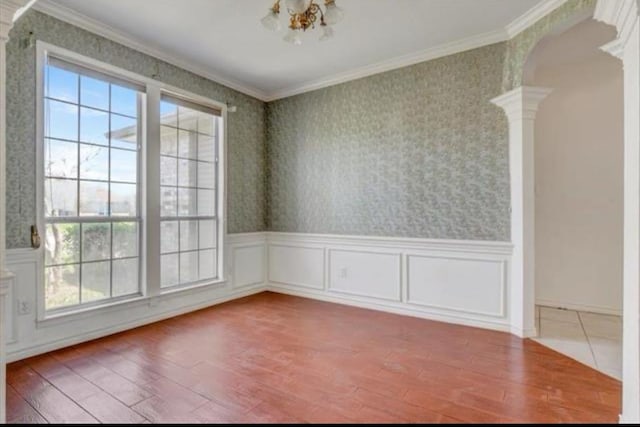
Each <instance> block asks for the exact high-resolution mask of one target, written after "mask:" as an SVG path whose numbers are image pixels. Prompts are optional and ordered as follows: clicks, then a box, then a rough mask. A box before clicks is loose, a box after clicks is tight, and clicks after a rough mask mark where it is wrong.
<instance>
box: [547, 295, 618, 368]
mask: <svg viewBox="0 0 640 427" xmlns="http://www.w3.org/2000/svg"><path fill="white" fill-rule="evenodd" d="M536 321H537V322H538V332H539V334H540V336H539V337H538V338H535V340H536V341H537V342H539V343H540V344H543V345H545V346H547V347H550V348H552V349H554V350H556V351H558V352H560V353H562V354H565V355H567V356H569V357H571V358H573V359H576V360H578V361H579V362H581V363H584V364H585V365H588V366H591V367H592V368H594V369H597V370H599V371H600V372H603V373H605V374H607V375H609V376H612V377H614V378H616V379H618V380H620V379H621V378H622V317H620V316H611V315H606V314H596V313H587V312H582V311H574V310H563V309H557V308H550V307H537V308H536Z"/></svg>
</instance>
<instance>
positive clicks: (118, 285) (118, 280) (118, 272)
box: [112, 258, 140, 297]
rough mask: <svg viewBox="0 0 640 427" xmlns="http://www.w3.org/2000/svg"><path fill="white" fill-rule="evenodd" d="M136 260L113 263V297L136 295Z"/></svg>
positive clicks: (137, 288)
mask: <svg viewBox="0 0 640 427" xmlns="http://www.w3.org/2000/svg"><path fill="white" fill-rule="evenodd" d="M138 263H139V260H138V258H131V259H117V260H114V261H113V265H112V266H113V296H114V297H119V296H122V295H131V294H135V293H138V292H139V290H140V287H139V286H138Z"/></svg>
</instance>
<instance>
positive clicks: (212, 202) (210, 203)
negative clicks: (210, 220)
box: [198, 189, 216, 216]
mask: <svg viewBox="0 0 640 427" xmlns="http://www.w3.org/2000/svg"><path fill="white" fill-rule="evenodd" d="M215 214H216V192H215V190H200V189H198V215H201V216H215Z"/></svg>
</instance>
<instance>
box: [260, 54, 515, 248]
mask: <svg viewBox="0 0 640 427" xmlns="http://www.w3.org/2000/svg"><path fill="white" fill-rule="evenodd" d="M505 53H506V44H505V43H500V44H495V45H492V46H486V47H482V48H480V49H475V50H471V51H468V52H464V53H460V54H456V55H451V56H447V57H444V58H439V59H436V60H433V61H428V62H424V63H420V64H417V65H413V66H410V67H406V68H402V69H399V70H394V71H390V72H386V73H382V74H378V75H374V76H371V77H367V78H363V79H360V80H356V81H352V82H348V83H345V84H341V85H337V86H333V87H329V88H326V89H321V90H318V91H315V92H310V93H306V94H302V95H298V96H294V97H291V98H286V99H283V100H279V101H275V102H272V103H269V104H268V105H267V132H268V137H267V177H268V180H267V192H268V194H269V197H268V209H267V218H268V219H267V222H268V228H269V230H272V231H291V232H306V233H332V234H353V235H377V236H405V237H425V238H444V239H470V240H476V239H477V240H509V212H508V210H509V170H508V152H507V149H508V140H507V121H506V118H505V116H504V113H503V112H502V111H501V110H500V109H499V108H497V107H495V106H494V105H492V104H491V103H490V102H489V101H490V99H491V98H493V97H495V96H498V95H499V94H500V93H501V88H502V67H503V64H504V59H505Z"/></svg>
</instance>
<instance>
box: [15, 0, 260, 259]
mask: <svg viewBox="0 0 640 427" xmlns="http://www.w3.org/2000/svg"><path fill="white" fill-rule="evenodd" d="M30 32H33V36H32V37H30V34H29V33H30ZM9 37H10V39H9V42H8V44H7V69H8V71H9V72H8V73H7V218H6V221H7V236H6V241H7V248H9V249H17V248H28V247H29V246H30V233H29V229H30V226H31V225H32V224H35V223H36V203H37V201H36V197H35V194H36V190H35V189H36V182H35V180H36V155H35V153H36V111H35V110H36V99H35V97H36V95H35V88H36V84H35V79H36V73H35V67H36V50H35V43H34V42H33V41H34V40H42V41H45V42H47V43H50V44H53V45H56V46H59V47H62V48H65V49H69V50H71V51H74V52H77V53H79V54H82V55H85V56H88V57H91V58H94V59H97V60H99V61H103V62H107V63H109V64H112V65H115V66H117V67H120V68H123V69H126V70H128V71H131V72H134V73H138V74H140V75H143V76H146V77H152V76H153V77H154V78H155V79H157V80H160V81H162V82H164V83H167V84H170V85H172V86H175V87H179V88H182V89H184V90H187V91H190V92H193V93H196V94H198V95H201V96H204V97H208V98H211V99H214V100H216V101H219V102H228V103H230V104H233V105H235V106H237V107H238V108H237V113H230V114H229V116H228V120H227V124H228V128H227V136H228V139H227V145H228V147H227V153H228V154H227V155H228V170H229V175H228V215H227V229H228V232H229V233H244V232H256V231H264V230H265V208H266V202H265V197H266V194H265V134H266V130H265V104H264V102H262V101H260V100H257V99H254V98H252V97H250V96H246V95H244V94H241V93H239V92H237V91H234V90H232V89H229V88H227V87H225V86H222V85H220V84H218V83H215V82H213V81H211V80H208V79H206V78H203V77H200V76H197V75H195V74H193V73H191V72H188V71H185V70H183V69H181V68H178V67H175V66H173V65H171V64H168V63H166V62H163V61H160V60H158V59H156V58H153V57H151V56H148V55H145V54H143V53H141V52H138V51H136V50H133V49H130V48H128V47H125V46H123V45H120V44H118V43H115V42H113V41H110V40H108V39H106V38H103V37H101V36H98V35H96V34H93V33H90V32H88V31H85V30H83V29H80V28H78V27H76V26H73V25H71V24H68V23H65V22H63V21H60V20H58V19H55V18H53V17H51V16H49V15H46V14H43V13H40V12H37V11H35V10H29V11H28V12H27V13H25V15H24V16H22V17H21V18H20V20H19V21H17V22H16V24H15V26H14V27H13V29H12V30H11V32H10V34H9Z"/></svg>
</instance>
